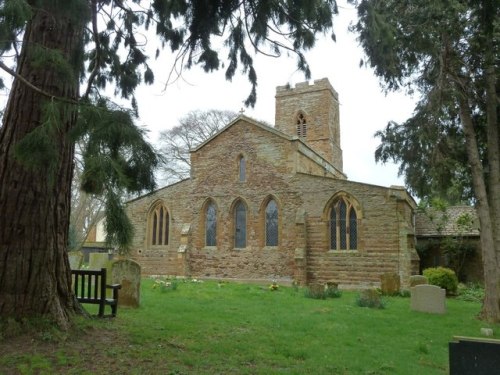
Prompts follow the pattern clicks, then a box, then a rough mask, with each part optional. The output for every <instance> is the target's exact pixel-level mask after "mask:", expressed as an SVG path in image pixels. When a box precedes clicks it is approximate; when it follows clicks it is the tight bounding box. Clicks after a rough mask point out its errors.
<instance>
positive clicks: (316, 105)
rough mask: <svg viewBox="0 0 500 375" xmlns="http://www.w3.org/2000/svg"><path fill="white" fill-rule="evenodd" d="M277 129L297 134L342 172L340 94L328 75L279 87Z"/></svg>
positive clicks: (277, 94)
mask: <svg viewBox="0 0 500 375" xmlns="http://www.w3.org/2000/svg"><path fill="white" fill-rule="evenodd" d="M275 124H276V125H275V126H276V129H278V130H280V131H282V132H283V133H286V134H289V135H291V136H297V137H299V138H300V139H301V140H302V141H304V142H305V143H306V144H307V145H308V146H309V147H310V148H312V149H313V150H314V151H316V152H317V153H318V154H319V155H321V156H322V157H323V158H324V159H325V160H326V161H328V162H329V163H330V164H332V165H333V166H334V167H335V168H336V169H337V170H339V171H340V172H342V149H341V148H340V122H339V101H338V94H337V92H336V91H335V90H334V89H333V87H332V85H331V84H330V82H329V81H328V79H327V78H323V79H319V80H315V81H314V84H312V85H310V84H309V83H308V82H302V83H297V84H296V85H295V87H290V86H278V87H277V88H276V118H275Z"/></svg>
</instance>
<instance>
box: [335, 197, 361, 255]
mask: <svg viewBox="0 0 500 375" xmlns="http://www.w3.org/2000/svg"><path fill="white" fill-rule="evenodd" d="M357 248H358V216H357V214H356V210H355V209H354V207H353V206H352V204H351V203H350V202H349V201H348V200H347V199H346V198H345V197H341V198H339V199H338V200H336V201H334V203H333V204H332V207H331V209H330V249H332V250H356V249H357Z"/></svg>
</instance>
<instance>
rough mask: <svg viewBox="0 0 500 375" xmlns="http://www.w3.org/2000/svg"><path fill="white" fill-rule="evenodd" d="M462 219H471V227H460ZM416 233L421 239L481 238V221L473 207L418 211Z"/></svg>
mask: <svg viewBox="0 0 500 375" xmlns="http://www.w3.org/2000/svg"><path fill="white" fill-rule="evenodd" d="M461 218H466V219H470V223H471V225H460V222H461V221H464V220H460V219H461ZM465 221H467V220H465ZM415 233H416V235H417V236H421V237H435V236H479V220H478V219H477V215H476V210H475V208H474V207H471V206H451V207H448V208H446V210H445V211H441V210H436V209H433V208H428V209H425V210H418V211H417V212H416V215H415Z"/></svg>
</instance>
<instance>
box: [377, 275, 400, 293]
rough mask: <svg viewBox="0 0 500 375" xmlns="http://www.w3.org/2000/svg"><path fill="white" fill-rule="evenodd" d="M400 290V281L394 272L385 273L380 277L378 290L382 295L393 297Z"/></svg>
mask: <svg viewBox="0 0 500 375" xmlns="http://www.w3.org/2000/svg"><path fill="white" fill-rule="evenodd" d="M400 289H401V279H400V277H399V275H398V274H397V273H396V272H387V273H384V274H382V275H380V290H381V291H382V294H384V295H387V296H393V295H395V294H398V293H399V290H400Z"/></svg>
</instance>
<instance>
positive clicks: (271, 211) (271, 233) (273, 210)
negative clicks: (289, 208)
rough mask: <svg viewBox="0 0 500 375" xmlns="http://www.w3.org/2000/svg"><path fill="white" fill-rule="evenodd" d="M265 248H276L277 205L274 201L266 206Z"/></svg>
mask: <svg viewBox="0 0 500 375" xmlns="http://www.w3.org/2000/svg"><path fill="white" fill-rule="evenodd" d="M266 246H278V205H277V204H276V202H275V201H274V199H272V200H270V201H269V203H267V206H266Z"/></svg>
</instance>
